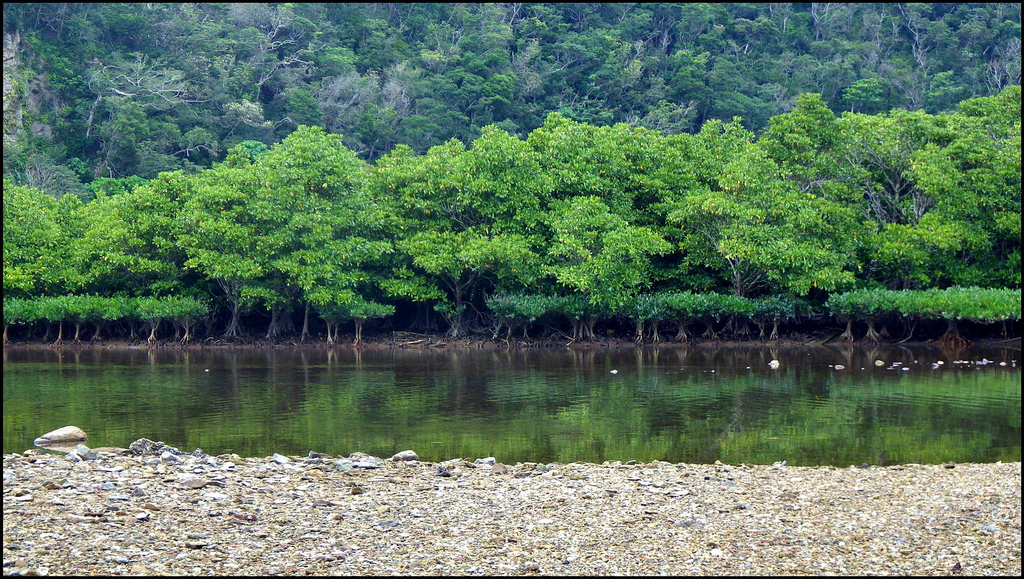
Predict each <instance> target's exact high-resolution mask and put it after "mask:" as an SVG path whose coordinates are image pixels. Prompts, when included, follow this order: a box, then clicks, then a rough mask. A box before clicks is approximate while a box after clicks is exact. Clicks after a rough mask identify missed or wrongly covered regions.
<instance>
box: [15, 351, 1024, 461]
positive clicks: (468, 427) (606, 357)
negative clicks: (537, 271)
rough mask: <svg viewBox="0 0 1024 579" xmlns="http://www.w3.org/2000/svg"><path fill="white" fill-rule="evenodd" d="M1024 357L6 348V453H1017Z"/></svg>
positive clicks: (925, 456) (434, 456) (626, 456)
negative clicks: (67, 432) (50, 435)
mask: <svg viewBox="0 0 1024 579" xmlns="http://www.w3.org/2000/svg"><path fill="white" fill-rule="evenodd" d="M1019 355H1020V350H1019V349H1017V348H988V349H984V350H982V349H959V350H941V349H930V348H913V349H911V348H906V347H901V346H898V345H886V346H877V347H874V348H860V347H856V346H850V345H841V346H833V347H807V348H785V349H783V348H768V347H757V346H749V347H720V348H712V347H706V346H695V347H678V346H672V347H662V348H655V347H649V348H638V349H620V350H616V349H589V350H539V351H538V350H526V351H524V350H426V351H424V350H352V349H335V350H326V349H262V350H257V349H234V350H181V349H157V350H146V349H116V350H115V349H91V350H72V349H65V350H48V349H40V350H25V349H18V348H7V349H5V350H4V452H5V453H7V452H16V451H22V450H24V449H25V448H28V447H29V446H30V445H31V441H32V440H33V439H34V438H35V437H36V436H38V435H39V434H41V433H43V432H48V431H50V430H53V429H54V428H58V427H60V426H64V425H67V424H74V425H77V426H80V427H82V428H83V429H84V430H86V432H87V433H89V444H90V445H91V446H105V445H112V446H127V445H128V444H129V443H130V442H131V441H133V440H135V439H136V438H139V437H142V436H145V437H147V438H151V439H154V440H162V441H163V442H166V443H167V444H171V445H173V446H177V447H179V448H181V449H182V450H185V451H191V450H193V449H194V448H196V447H200V448H202V449H203V450H204V451H206V452H209V453H213V454H217V453H222V452H237V453H239V454H242V455H249V456H265V455H269V454H271V453H273V452H281V453H285V454H305V453H306V452H308V451H309V450H316V451H319V452H327V453H330V454H346V455H347V454H349V453H351V452H354V451H357V450H358V451H363V452H368V453H370V454H375V455H378V456H390V455H391V454H393V453H394V452H397V451H399V450H404V449H407V448H411V449H414V450H416V451H417V453H419V454H420V456H422V457H424V458H425V459H427V460H445V459H448V458H452V457H456V456H462V457H466V458H476V457H480V456H495V457H497V458H498V460H501V461H505V462H515V461H526V460H533V461H544V462H548V461H558V462H571V461H574V460H584V461H595V462H600V461H603V460H623V461H625V460H632V459H635V460H642V461H649V460H652V459H660V460H667V461H672V462H676V461H687V462H712V461H714V460H716V459H720V460H722V461H723V462H728V463H770V462H774V461H776V460H782V459H786V460H788V461H789V463H790V464H834V465H839V466H846V465H849V464H861V463H863V462H868V463H879V462H886V461H888V462H928V463H936V462H945V461H950V460H952V461H956V462H967V461H981V462H984V461H994V460H1020V369H1019V365H1020V363H1019V360H1018V358H1019ZM771 360H778V361H779V362H780V365H779V367H778V368H777V369H771V368H770V367H769V364H768V363H769V362H770V361H771ZM959 360H967V361H973V360H991V361H993V363H991V364H983V365H980V364H955V363H954V362H956V361H959ZM877 361H881V365H876V362H877ZM939 361H941V362H944V364H943V365H942V366H938V367H935V366H933V365H934V364H936V363H937V362H939ZM1000 363H1003V364H1005V365H1003V366H1001V365H1000Z"/></svg>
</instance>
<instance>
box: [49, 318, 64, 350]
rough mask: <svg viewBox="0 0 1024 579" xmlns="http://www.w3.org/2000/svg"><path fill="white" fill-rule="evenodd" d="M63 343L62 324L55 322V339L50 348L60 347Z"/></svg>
mask: <svg viewBox="0 0 1024 579" xmlns="http://www.w3.org/2000/svg"><path fill="white" fill-rule="evenodd" d="M63 343H64V322H57V339H56V340H54V341H53V344H51V346H60V345H62V344H63Z"/></svg>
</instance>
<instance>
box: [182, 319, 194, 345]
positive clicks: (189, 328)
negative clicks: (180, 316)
mask: <svg viewBox="0 0 1024 579" xmlns="http://www.w3.org/2000/svg"><path fill="white" fill-rule="evenodd" d="M181 325H182V326H183V327H184V328H185V335H184V336H182V337H181V345H182V346H184V345H185V344H187V343H189V342H190V341H191V340H192V326H193V325H195V322H184V323H182V324H181Z"/></svg>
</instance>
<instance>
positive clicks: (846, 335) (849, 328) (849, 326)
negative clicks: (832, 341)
mask: <svg viewBox="0 0 1024 579" xmlns="http://www.w3.org/2000/svg"><path fill="white" fill-rule="evenodd" d="M839 337H840V338H842V339H844V340H846V341H847V342H852V341H853V318H850V319H849V320H846V331H845V332H843V333H842V334H840V336H839Z"/></svg>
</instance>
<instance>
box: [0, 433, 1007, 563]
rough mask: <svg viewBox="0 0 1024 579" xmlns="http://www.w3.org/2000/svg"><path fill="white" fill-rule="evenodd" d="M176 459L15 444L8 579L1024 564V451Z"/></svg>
mask: <svg viewBox="0 0 1024 579" xmlns="http://www.w3.org/2000/svg"><path fill="white" fill-rule="evenodd" d="M99 450H103V449H99ZM110 450H114V449H110ZM167 455H168V453H166V452H165V453H164V454H163V455H162V456H159V457H158V456H157V455H155V454H149V455H143V456H129V455H127V454H123V453H122V454H117V453H114V452H109V453H108V452H101V453H100V454H99V457H98V458H97V459H96V460H87V461H80V462H73V460H71V459H70V458H69V457H68V456H57V455H52V454H41V453H35V452H32V453H28V454H6V455H4V485H3V488H4V517H3V529H4V531H3V532H4V574H5V575H8V574H54V575H59V574H133V575H147V574H181V575H199V574H216V575H262V574H268V575H280V574H286V575H294V574H307V575H351V574H359V575H363V574H372V575H378V574H380V575H384V574H398V575H442V574H444V575H448V574H460V575H464V574H470V575H471V574H511V575H535V574H543V575H593V574H627V575H650V574H665V573H668V574H674V575H689V574H715V575H725V574H729V575H732V574H738V575H764V574H816V575H821V574H840V575H862V574H909V575H916V574H951V573H952V574H956V573H963V574H965V575H1019V574H1020V572H1021V564H1020V554H1021V553H1020V542H1021V533H1020V522H1021V514H1020V508H1021V492H1020V488H1021V486H1020V480H1021V478H1020V477H1021V463H1020V462H1014V463H990V464H955V465H954V464H945V465H917V464H905V465H896V466H888V467H877V466H871V467H867V468H855V467H850V468H836V467H790V466H785V465H784V464H781V463H777V464H775V465H725V464H721V463H715V464H706V465H700V464H686V463H675V464H673V463H666V462H659V461H652V462H651V463H647V464H629V463H626V464H623V463H619V462H611V463H604V464H593V463H571V464H548V465H540V464H536V463H529V462H527V463H516V464H514V465H499V464H494V465H492V464H490V463H489V461H488V460H476V461H474V462H469V461H467V460H462V459H453V460H450V461H446V462H443V463H430V462H416V461H410V462H407V461H402V460H381V459H373V457H368V456H367V455H362V454H360V453H356V454H353V455H351V456H350V457H348V458H343V457H328V456H324V455H317V454H315V453H314V454H313V456H307V457H297V456H293V457H282V456H280V455H274V456H272V457H264V458H241V457H238V456H237V455H220V456H218V457H205V456H202V457H199V456H192V455H188V454H184V455H176V458H172V457H169V456H167ZM393 458H394V457H393ZM371 459H372V460H371ZM491 460H493V459H491ZM353 464H355V465H360V464H361V465H362V466H353ZM371 465H373V466H371Z"/></svg>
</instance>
